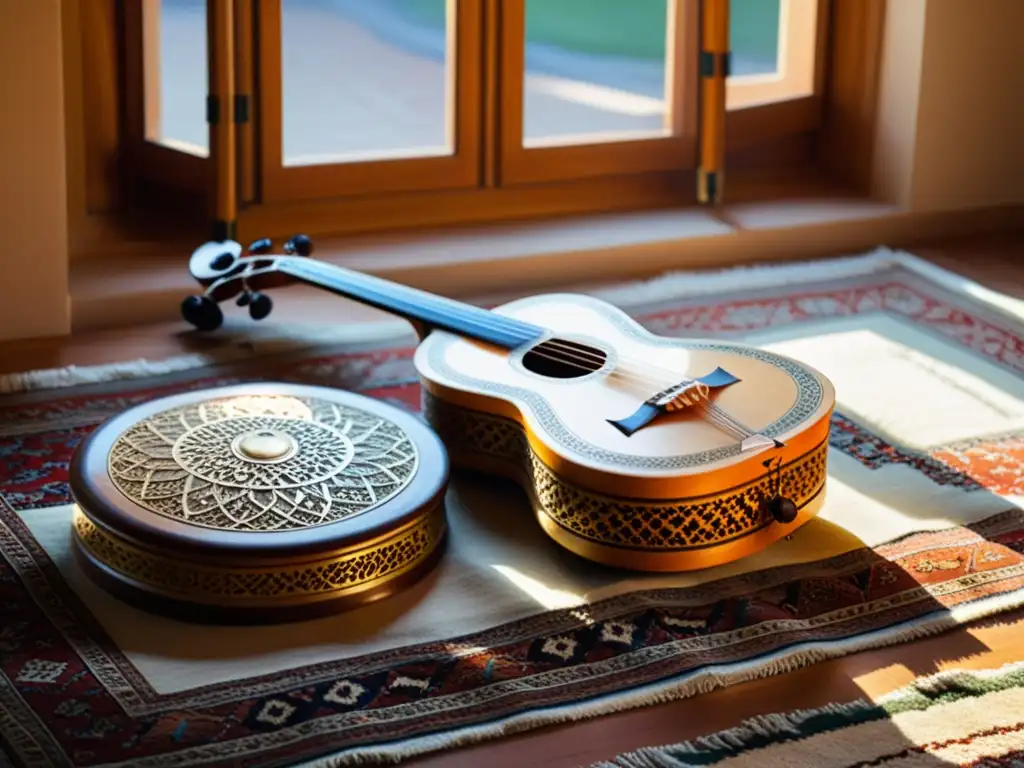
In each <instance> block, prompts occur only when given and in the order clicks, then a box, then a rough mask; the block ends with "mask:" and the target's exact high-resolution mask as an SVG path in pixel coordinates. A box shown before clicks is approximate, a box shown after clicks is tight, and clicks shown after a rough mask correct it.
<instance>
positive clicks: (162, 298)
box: [71, 197, 1020, 333]
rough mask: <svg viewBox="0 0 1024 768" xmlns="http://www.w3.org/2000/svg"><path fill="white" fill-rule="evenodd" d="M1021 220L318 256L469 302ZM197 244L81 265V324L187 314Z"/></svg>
mask: <svg viewBox="0 0 1024 768" xmlns="http://www.w3.org/2000/svg"><path fill="white" fill-rule="evenodd" d="M1019 220H1020V211H1019V209H1014V210H1008V209H986V210H977V211H960V212H940V213H913V212H907V211H902V210H900V209H898V208H896V207H894V206H891V205H887V204H884V203H878V202H872V201H870V200H864V199H857V198H844V197H825V198H822V197H815V198H792V199H788V200H776V201H773V202H760V203H739V204H734V205H729V206H723V207H721V208H717V209H712V208H706V209H705V208H686V209H674V210H658V211H645V212H636V213H625V214H608V215H591V216H580V217H572V218H563V219H558V220H550V221H534V222H527V223H523V222H517V223H510V224H501V225H491V226H486V227H484V226H476V227H462V228H452V229H447V230H436V231H432V232H415V233H390V234H386V235H372V236H371V235H366V236H358V237H347V238H330V237H325V238H316V239H315V242H316V253H315V254H314V258H318V259H320V260H323V261H328V262H331V263H334V264H337V265H339V266H344V267H348V268H351V269H356V270H360V271H365V272H368V273H372V274H376V275H378V276H381V277H384V278H386V279H390V280H394V281H396V282H400V283H404V284H408V285H413V286H416V287H418V288H421V289H424V290H427V291H432V292H436V293H440V294H444V295H448V296H458V297H463V298H465V297H480V296H488V295H492V296H493V295H495V294H498V293H500V294H502V295H504V294H507V293H510V292H518V293H522V292H524V291H527V292H543V291H549V290H553V289H555V290H557V289H561V288H564V287H566V286H573V287H575V288H577V289H578V288H579V287H580V286H587V285H595V284H598V283H602V282H610V281H620V280H629V279H642V278H646V277H651V276H655V275H657V274H660V273H663V272H668V271H674V270H696V269H720V268H723V267H729V266H737V265H743V264H751V263H758V262H766V261H796V260H805V259H814V258H824V257H829V256H836V255H845V254H850V253H856V252H859V251H863V250H867V249H870V248H873V247H875V246H878V245H889V246H891V247H907V246H909V245H912V244H914V243H916V242H920V241H922V240H928V239H933V238H938V237H951V236H957V235H965V234H971V233H974V232H982V231H992V230H999V229H1007V228H1012V227H1013V226H1014V222H1015V221H1019ZM196 245H197V243H194V242H165V243H161V244H159V245H156V244H150V246H149V247H146V245H145V244H142V243H136V244H134V245H132V244H126V245H124V246H122V247H121V248H120V249H118V252H117V253H114V254H111V255H109V256H107V257H106V258H102V259H98V258H95V257H93V258H81V259H78V260H75V261H73V262H72V264H71V298H72V322H73V327H74V331H75V332H76V333H79V332H83V331H92V330H101V329H110V328H118V327H127V326H130V325H139V324H147V323H157V322H166V321H173V320H176V319H177V318H178V305H179V303H180V301H181V299H182V298H183V297H184V296H187V295H189V294H191V293H194V292H195V291H196V284H195V283H194V282H193V281H192V279H191V278H190V276H189V274H188V269H187V257H188V255H189V253H190V252H191V249H192V248H194V247H195V246H196ZM150 250H151V251H152V252H143V251H150ZM314 290H315V289H312V288H308V287H304V286H303V287H293V288H289V291H290V292H304V291H314Z"/></svg>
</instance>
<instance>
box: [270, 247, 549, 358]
mask: <svg viewBox="0 0 1024 768" xmlns="http://www.w3.org/2000/svg"><path fill="white" fill-rule="evenodd" d="M277 268H278V270H279V271H280V272H282V273H284V274H286V275H289V276H291V277H293V278H296V279H297V280H301V281H302V282H304V283H308V284H310V285H315V286H317V287H319V288H323V289H324V290H327V291H331V292H332V293H336V294H338V295H339V296H345V297H347V298H350V299H355V300H356V301H359V302H362V303H364V304H369V305H370V306H373V307H377V308H378V309H383V310H386V311H388V312H391V313H393V314H396V315H399V316H400V317H403V318H405V319H406V320H409V321H411V322H413V323H418V324H420V325H422V326H425V327H426V328H427V329H428V331H429V330H443V331H448V332H450V333H454V334H457V335H459V336H463V337H466V338H471V339H475V340H477V341H482V342H486V343H489V344H495V345H497V346H500V347H503V348H505V349H514V348H516V347H519V346H521V345H523V344H526V343H528V342H531V341H536V340H539V339H540V338H542V337H543V336H544V334H545V330H544V328H542V327H540V326H537V325H533V324H531V323H526V322H523V321H521V320H516V319H514V318H511V317H504V316H502V315H499V314H497V313H495V312H491V311H489V310H486V309H483V308H481V307H476V306H473V305H472V304H464V303H462V302H460V301H455V300H454V299H448V298H445V297H443V296H437V295H435V294H432V293H427V292H426V291H421V290H419V289H417V288H410V287H408V286H405V285H399V284H398V283H392V282H390V281H389V280H384V279H382V278H379V277H374V276H373V275H367V274H364V273H362V272H355V271H353V270H350V269H345V268H344V267H338V266H335V265H333V264H327V263H325V262H322V261H314V260H312V259H305V258H298V257H282V258H280V259H278V260H277Z"/></svg>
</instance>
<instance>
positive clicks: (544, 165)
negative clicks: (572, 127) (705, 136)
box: [498, 0, 700, 186]
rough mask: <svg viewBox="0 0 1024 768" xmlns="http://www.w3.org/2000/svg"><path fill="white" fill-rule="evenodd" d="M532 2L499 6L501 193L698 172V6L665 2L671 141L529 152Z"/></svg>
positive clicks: (598, 141)
mask: <svg viewBox="0 0 1024 768" xmlns="http://www.w3.org/2000/svg"><path fill="white" fill-rule="evenodd" d="M527 2H528V0H504V2H503V3H502V5H501V40H500V48H501V53H500V61H501V66H500V69H499V82H500V86H499V92H500V93H501V94H507V95H508V96H509V98H503V99H502V104H503V108H502V110H501V113H500V115H499V118H498V119H499V124H500V126H501V127H500V148H499V158H500V159H499V162H500V181H501V185H502V186H509V185H514V184H524V183H534V182H547V181H564V180H567V179H580V178H587V177H592V176H611V175H618V174H636V173H647V172H652V171H669V170H676V171H685V170H692V169H693V168H695V167H696V165H697V96H698V88H697V61H698V58H697V52H698V50H699V47H700V24H699V0H668V3H667V4H666V7H667V9H668V19H667V30H668V33H667V35H666V39H667V45H666V64H665V68H666V88H665V91H666V94H667V96H668V104H667V121H666V122H667V125H666V126H665V128H666V129H667V134H668V135H665V136H657V137H656V136H645V137H639V138H635V139H624V140H623V139H614V138H610V137H609V138H596V137H595V141H594V142H593V143H583V138H584V137H581V141H580V143H573V144H569V143H564V142H557V143H556V142H552V143H551V144H549V145H547V146H532V147H530V146H526V145H525V143H524V141H523V111H524V101H525V100H524V97H523V94H524V88H523V83H524V80H525V75H526V64H525V45H524V43H525V37H526V3H527ZM533 2H545V0H533Z"/></svg>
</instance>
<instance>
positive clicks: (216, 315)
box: [181, 296, 224, 331]
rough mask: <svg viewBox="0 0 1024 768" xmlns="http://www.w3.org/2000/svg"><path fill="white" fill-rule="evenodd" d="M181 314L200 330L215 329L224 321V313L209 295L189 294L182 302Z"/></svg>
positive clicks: (186, 320)
mask: <svg viewBox="0 0 1024 768" xmlns="http://www.w3.org/2000/svg"><path fill="white" fill-rule="evenodd" d="M181 316H182V317H183V318H184V319H185V322H187V323H189V324H190V325H192V326H194V327H196V328H198V329H199V330H200V331H215V330H217V329H218V328H220V325H221V323H223V322H224V313H223V312H221V311H220V307H218V306H217V302H215V301H214V300H213V299H211V298H210V297H209V296H189V297H188V298H187V299H185V300H184V301H183V302H181Z"/></svg>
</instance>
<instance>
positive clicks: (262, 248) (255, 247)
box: [246, 237, 274, 256]
mask: <svg viewBox="0 0 1024 768" xmlns="http://www.w3.org/2000/svg"><path fill="white" fill-rule="evenodd" d="M273 247H274V244H273V243H272V242H271V241H270V238H269V237H264V238H261V239H259V240H254V241H253V242H252V243H250V244H249V247H248V248H247V249H246V250H247V251H248V252H249V255H250V256H258V255H259V254H261V253H270V250H271V249H272V248H273Z"/></svg>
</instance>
